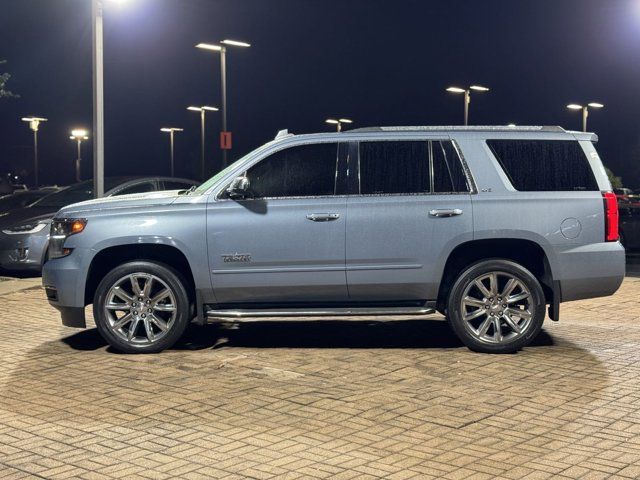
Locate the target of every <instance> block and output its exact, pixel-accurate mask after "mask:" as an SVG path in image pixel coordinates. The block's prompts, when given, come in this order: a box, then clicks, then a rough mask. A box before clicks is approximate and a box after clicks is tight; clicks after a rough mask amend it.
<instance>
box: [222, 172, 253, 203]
mask: <svg viewBox="0 0 640 480" xmlns="http://www.w3.org/2000/svg"><path fill="white" fill-rule="evenodd" d="M248 193H249V179H248V178H247V177H244V176H242V177H236V178H234V179H233V182H231V185H229V188H227V195H229V198H232V199H234V200H237V199H242V198H247V196H248Z"/></svg>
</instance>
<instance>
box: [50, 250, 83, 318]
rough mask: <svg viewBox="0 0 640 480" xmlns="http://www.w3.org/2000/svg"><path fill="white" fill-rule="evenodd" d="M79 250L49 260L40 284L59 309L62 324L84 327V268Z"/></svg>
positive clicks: (54, 305) (53, 304)
mask: <svg viewBox="0 0 640 480" xmlns="http://www.w3.org/2000/svg"><path fill="white" fill-rule="evenodd" d="M81 258H82V255H80V252H77V251H74V252H73V253H72V254H71V255H69V256H68V257H64V258H57V259H55V260H49V261H48V262H47V263H45V264H44V267H43V269H42V285H43V286H44V288H45V292H46V294H47V300H48V301H49V303H50V304H51V306H53V307H55V308H56V309H58V310H59V311H60V316H61V318H62V324H63V325H65V326H67V327H75V328H85V327H86V321H85V317H84V306H85V305H84V286H85V285H84V276H83V274H84V270H83V269H82V268H81V265H80V259H81Z"/></svg>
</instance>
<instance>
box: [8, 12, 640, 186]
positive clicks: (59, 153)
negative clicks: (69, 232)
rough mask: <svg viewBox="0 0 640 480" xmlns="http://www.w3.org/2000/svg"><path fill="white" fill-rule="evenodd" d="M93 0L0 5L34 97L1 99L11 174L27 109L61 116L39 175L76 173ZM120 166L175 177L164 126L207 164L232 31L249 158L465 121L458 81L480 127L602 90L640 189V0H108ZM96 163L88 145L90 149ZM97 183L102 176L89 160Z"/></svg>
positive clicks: (110, 99)
mask: <svg viewBox="0 0 640 480" xmlns="http://www.w3.org/2000/svg"><path fill="white" fill-rule="evenodd" d="M90 3H91V2H90V0H0V59H6V60H7V61H8V63H7V64H5V65H1V66H0V72H2V71H7V72H9V73H11V74H12V78H11V80H10V81H9V83H8V85H7V86H8V87H9V88H10V89H11V90H12V91H14V92H15V93H18V94H20V95H21V98H19V99H0V171H5V170H9V169H15V170H21V169H26V170H28V171H30V170H31V165H32V150H31V148H32V146H31V145H32V136H31V132H30V131H29V129H28V127H27V125H26V124H25V123H23V122H21V121H20V118H21V117H23V116H25V115H32V114H33V115H40V116H44V117H47V118H48V119H49V122H48V123H46V124H45V125H43V126H42V128H41V132H40V162H41V170H40V178H41V180H42V181H43V182H45V183H56V182H57V183H60V184H62V183H69V182H71V181H72V180H73V176H74V173H73V161H74V158H75V145H74V144H73V142H72V141H71V140H69V138H68V137H69V130H70V129H71V128H73V127H80V126H85V127H90V126H91V119H92V113H91V112H92V97H91V85H92V84H91V23H90ZM105 3H106V4H107V5H106V8H105V88H106V93H105V104H106V113H105V124H106V127H105V135H106V152H105V155H106V161H105V162H106V174H107V175H147V174H148V175H166V174H168V173H169V158H168V157H169V146H168V136H167V135H166V134H163V133H161V132H160V128H161V127H164V126H177V127H183V128H185V132H184V133H182V134H178V136H177V137H176V164H177V171H176V175H177V176H183V177H196V175H197V173H196V172H198V165H199V148H200V147H199V134H200V130H199V116H198V114H197V113H193V112H188V111H187V110H186V107H187V106H188V105H189V104H197V105H203V104H209V105H215V106H220V103H221V100H220V80H219V78H220V69H219V57H218V55H217V54H216V53H213V52H205V51H201V50H197V49H196V48H194V45H195V44H196V43H199V42H217V41H219V40H222V39H224V38H231V39H237V40H243V41H247V42H250V43H251V44H252V47H251V48H249V49H231V48H230V49H229V54H228V57H227V59H228V82H229V129H230V130H232V131H233V132H234V141H235V144H234V150H233V151H232V153H231V158H232V159H236V158H238V157H239V156H241V155H243V154H245V153H247V152H248V151H250V150H252V149H253V148H255V147H257V146H259V145H260V144H262V143H264V142H265V141H268V140H270V139H271V138H273V136H274V135H275V134H276V132H277V130H279V129H283V128H288V129H289V130H290V131H292V132H294V133H303V132H315V131H326V130H330V129H331V127H330V126H328V125H325V124H324V119H325V118H327V117H330V116H347V117H350V118H353V119H354V121H355V124H354V127H356V126H357V127H363V126H373V125H450V124H459V123H461V122H462V111H463V110H462V109H463V102H462V97H461V96H458V95H453V94H449V93H446V92H445V91H444V90H445V88H446V87H447V86H449V85H458V86H468V85H469V84H474V83H475V84H480V85H486V86H488V87H490V88H491V91H490V92H489V93H486V94H477V95H475V96H474V97H473V98H472V103H471V114H470V123H472V124H507V123H510V122H514V123H516V124H520V125H525V124H533V125H543V124H544V125H561V126H563V127H565V128H570V129H579V128H580V127H581V123H580V122H581V119H580V114H579V113H578V112H572V111H569V110H567V109H566V108H565V105H566V104H568V103H572V102H576V103H586V102H590V101H598V102H602V103H604V104H605V108H604V109H603V110H599V111H593V112H592V113H591V116H590V118H589V130H592V131H595V132H596V133H598V135H599V137H600V142H599V144H598V149H599V151H600V153H601V156H602V158H603V160H604V162H605V164H606V165H607V166H609V167H610V168H612V169H613V170H614V171H615V172H616V174H618V175H621V176H622V177H623V181H624V182H625V184H626V185H627V186H630V187H632V188H636V187H640V0H526V1H525V0H518V1H515V0H483V1H477V0H476V1H471V0H468V1H455V0H446V1H435V0H434V1H431V0H429V1H427V0H421V1H419V0H128V1H126V2H121V3H122V4H121V5H118V3H117V2H115V3H113V4H112V3H110V0H105ZM219 130H220V115H219V114H217V113H213V114H210V115H208V129H207V140H208V142H209V143H208V150H207V158H208V161H209V165H210V169H211V172H212V173H213V172H214V171H216V170H217V169H219V167H220V163H221V153H220V150H219V149H218V148H217V144H218V134H217V132H218V131H219ZM84 152H85V154H84V158H85V166H87V165H90V163H91V144H90V143H89V144H87V145H86V147H85V149H84ZM84 172H85V178H86V176H87V174H89V173H90V172H88V171H87V169H86V168H85V171H84Z"/></svg>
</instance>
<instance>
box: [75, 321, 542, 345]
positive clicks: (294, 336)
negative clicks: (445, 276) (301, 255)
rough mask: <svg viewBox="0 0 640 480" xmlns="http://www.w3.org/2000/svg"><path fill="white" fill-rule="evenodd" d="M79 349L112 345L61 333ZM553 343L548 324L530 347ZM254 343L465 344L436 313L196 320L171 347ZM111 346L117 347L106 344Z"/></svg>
mask: <svg viewBox="0 0 640 480" xmlns="http://www.w3.org/2000/svg"><path fill="white" fill-rule="evenodd" d="M62 341H63V342H64V343H65V344H67V345H69V346H70V347H71V348H73V349H74V350H97V349H100V348H103V347H105V346H107V343H106V342H105V341H104V339H103V338H102V337H101V336H100V334H99V333H98V331H97V329H95V328H93V329H87V330H83V331H81V332H79V333H76V334H74V335H71V336H69V337H66V338H64V339H62ZM551 345H554V340H553V338H552V337H551V336H550V335H549V334H548V333H546V332H545V331H544V330H543V331H542V332H541V333H540V335H538V337H537V338H536V339H535V341H534V342H533V343H532V344H531V347H541V346H551ZM229 347H250V348H282V347H288V348H434V349H437V348H460V347H463V344H462V342H460V340H458V338H457V337H456V336H455V334H454V333H453V331H452V330H451V329H450V328H449V326H448V325H447V323H446V322H444V321H442V320H435V319H420V320H393V321H379V320H376V321H349V320H320V321H313V320H309V321H267V320H265V321H260V322H238V323H234V322H224V323H213V324H209V325H205V326H198V325H191V326H190V327H189V328H188V329H187V331H186V332H185V334H184V335H183V337H182V338H181V339H180V340H179V341H178V342H177V343H176V344H175V345H174V346H173V347H172V349H171V350H203V349H220V348H229ZM107 350H108V351H110V352H114V353H117V352H115V350H113V349H111V348H110V347H109V348H107Z"/></svg>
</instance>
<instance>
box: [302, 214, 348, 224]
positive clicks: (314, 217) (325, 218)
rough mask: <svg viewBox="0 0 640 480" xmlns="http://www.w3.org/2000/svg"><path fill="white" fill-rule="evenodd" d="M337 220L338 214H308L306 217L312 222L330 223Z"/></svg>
mask: <svg viewBox="0 0 640 480" xmlns="http://www.w3.org/2000/svg"><path fill="white" fill-rule="evenodd" d="M339 218H340V214H339V213H310V214H309V215H307V219H308V220H311V221H312V222H330V221H332V220H337V219H339Z"/></svg>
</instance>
